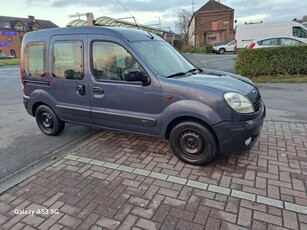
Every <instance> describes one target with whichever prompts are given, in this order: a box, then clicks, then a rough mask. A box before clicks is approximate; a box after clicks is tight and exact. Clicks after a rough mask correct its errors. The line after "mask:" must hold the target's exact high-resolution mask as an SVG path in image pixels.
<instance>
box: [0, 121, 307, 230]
mask: <svg viewBox="0 0 307 230" xmlns="http://www.w3.org/2000/svg"><path fill="white" fill-rule="evenodd" d="M306 183H307V124H299V123H286V122H272V121H266V122H265V125H264V127H263V131H262V134H261V138H260V141H258V142H257V143H256V145H255V146H254V147H253V148H252V150H251V151H250V152H249V153H246V154H236V155H231V156H220V157H218V158H217V159H216V160H215V161H214V162H213V163H211V164H209V165H207V166H205V167H200V166H192V165H186V164H184V163H183V162H181V161H179V160H178V159H177V158H176V157H175V156H173V154H172V152H171V151H170V149H169V145H168V142H166V141H162V140H158V139H155V138H148V137H144V136H137V135H132V134H123V133H115V132H109V131H101V132H98V134H96V137H95V138H93V141H91V142H89V143H87V144H85V145H84V146H82V147H81V148H79V149H76V150H74V151H73V152H71V153H69V154H68V155H67V156H66V157H65V158H64V159H61V160H59V161H57V162H56V163H54V164H52V165H51V166H49V167H48V168H45V169H44V170H42V171H40V172H39V173H37V174H35V175H34V176H32V177H30V178H28V179H27V180H25V181H24V182H22V183H20V184H18V185H16V186H15V187H14V188H12V189H10V190H8V191H7V192H5V193H4V194H2V195H1V196H0V229H131V228H132V229H167V230H169V229H191V230H192V229H193V230H197V229H209V230H211V229H212V230H214V229H224V230H226V229H301V230H303V229H307V194H306Z"/></svg>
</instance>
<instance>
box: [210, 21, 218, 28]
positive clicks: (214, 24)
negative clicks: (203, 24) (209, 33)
mask: <svg viewBox="0 0 307 230" xmlns="http://www.w3.org/2000/svg"><path fill="white" fill-rule="evenodd" d="M211 30H217V22H212V23H211Z"/></svg>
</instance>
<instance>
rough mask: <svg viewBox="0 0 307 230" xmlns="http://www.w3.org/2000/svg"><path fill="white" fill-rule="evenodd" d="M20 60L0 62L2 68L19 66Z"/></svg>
mask: <svg viewBox="0 0 307 230" xmlns="http://www.w3.org/2000/svg"><path fill="white" fill-rule="evenodd" d="M19 63H20V59H3V60H0V66H5V65H19Z"/></svg>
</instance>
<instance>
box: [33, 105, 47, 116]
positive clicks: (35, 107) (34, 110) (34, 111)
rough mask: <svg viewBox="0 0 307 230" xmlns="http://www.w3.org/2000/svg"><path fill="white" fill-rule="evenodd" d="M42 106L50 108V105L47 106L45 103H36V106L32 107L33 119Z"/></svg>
mask: <svg viewBox="0 0 307 230" xmlns="http://www.w3.org/2000/svg"><path fill="white" fill-rule="evenodd" d="M41 105H46V106H48V107H50V106H49V105H47V104H46V103H44V102H36V103H34V105H33V106H32V115H33V117H35V113H36V110H37V108H38V107H39V106H41ZM50 109H51V108H50Z"/></svg>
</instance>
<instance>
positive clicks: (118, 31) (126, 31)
mask: <svg viewBox="0 0 307 230" xmlns="http://www.w3.org/2000/svg"><path fill="white" fill-rule="evenodd" d="M74 34H76V35H77V34H79V35H80V34H103V35H112V36H115V37H119V38H124V39H126V40H128V41H138V40H152V39H157V40H162V38H160V37H159V36H157V35H155V34H153V33H149V32H147V31H144V30H140V29H131V28H123V27H107V26H78V27H62V28H53V29H44V30H38V31H33V32H28V33H26V35H25V39H27V40H28V39H30V40H31V38H37V37H38V36H43V37H46V36H47V37H51V36H55V35H74Z"/></svg>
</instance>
